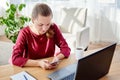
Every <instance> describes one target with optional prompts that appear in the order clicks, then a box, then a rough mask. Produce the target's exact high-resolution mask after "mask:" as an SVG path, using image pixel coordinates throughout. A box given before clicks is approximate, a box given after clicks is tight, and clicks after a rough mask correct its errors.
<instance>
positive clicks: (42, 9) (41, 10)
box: [32, 3, 53, 19]
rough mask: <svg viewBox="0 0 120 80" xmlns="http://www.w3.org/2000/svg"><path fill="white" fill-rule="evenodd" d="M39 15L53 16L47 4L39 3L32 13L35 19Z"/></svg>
mask: <svg viewBox="0 0 120 80" xmlns="http://www.w3.org/2000/svg"><path fill="white" fill-rule="evenodd" d="M38 15H41V16H50V15H51V16H53V14H52V10H51V9H50V7H49V6H48V5H47V4H44V3H37V4H36V5H35V7H34V8H33V11H32V18H33V19H35V18H37V17H38Z"/></svg>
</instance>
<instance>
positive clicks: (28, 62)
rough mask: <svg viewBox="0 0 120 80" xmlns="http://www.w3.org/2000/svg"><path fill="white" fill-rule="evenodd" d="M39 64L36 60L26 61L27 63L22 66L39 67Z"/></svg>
mask: <svg viewBox="0 0 120 80" xmlns="http://www.w3.org/2000/svg"><path fill="white" fill-rule="evenodd" d="M39 62H40V61H38V60H31V59H28V61H27V62H26V63H25V65H24V66H40V65H39Z"/></svg>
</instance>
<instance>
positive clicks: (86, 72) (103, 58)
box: [75, 43, 116, 80]
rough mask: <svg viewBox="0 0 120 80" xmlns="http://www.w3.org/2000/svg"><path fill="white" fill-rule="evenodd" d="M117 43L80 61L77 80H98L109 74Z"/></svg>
mask: <svg viewBox="0 0 120 80" xmlns="http://www.w3.org/2000/svg"><path fill="white" fill-rule="evenodd" d="M115 47H116V43H115V44H112V45H110V46H107V47H105V48H102V49H101V50H99V51H96V52H94V53H93V54H91V55H88V56H86V57H84V58H82V59H80V60H79V61H78V65H77V69H76V70H77V71H76V75H75V80H98V79H99V78H101V77H103V76H104V75H106V74H107V73H108V72H109V68H110V64H111V61H112V57H113V54H114V50H115Z"/></svg>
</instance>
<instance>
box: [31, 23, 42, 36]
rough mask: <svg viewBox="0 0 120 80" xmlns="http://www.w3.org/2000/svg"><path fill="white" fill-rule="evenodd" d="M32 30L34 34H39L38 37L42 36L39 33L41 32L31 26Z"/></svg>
mask: <svg viewBox="0 0 120 80" xmlns="http://www.w3.org/2000/svg"><path fill="white" fill-rule="evenodd" d="M30 29H31V31H32V32H33V33H35V34H37V35H41V34H40V33H39V31H38V30H37V29H36V28H35V27H34V25H30Z"/></svg>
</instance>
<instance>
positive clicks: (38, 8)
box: [32, 3, 54, 38]
mask: <svg viewBox="0 0 120 80" xmlns="http://www.w3.org/2000/svg"><path fill="white" fill-rule="evenodd" d="M39 15H41V16H46V17H47V16H53V13H52V10H51V8H50V7H49V6H48V5H47V4H44V3H37V4H36V5H35V7H34V8H33V11H32V19H36V18H37V17H38V16H39ZM51 26H52V24H51ZM51 26H50V28H49V29H48V31H47V32H46V36H47V37H48V38H52V37H53V35H54V31H53V30H52V29H51Z"/></svg>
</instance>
